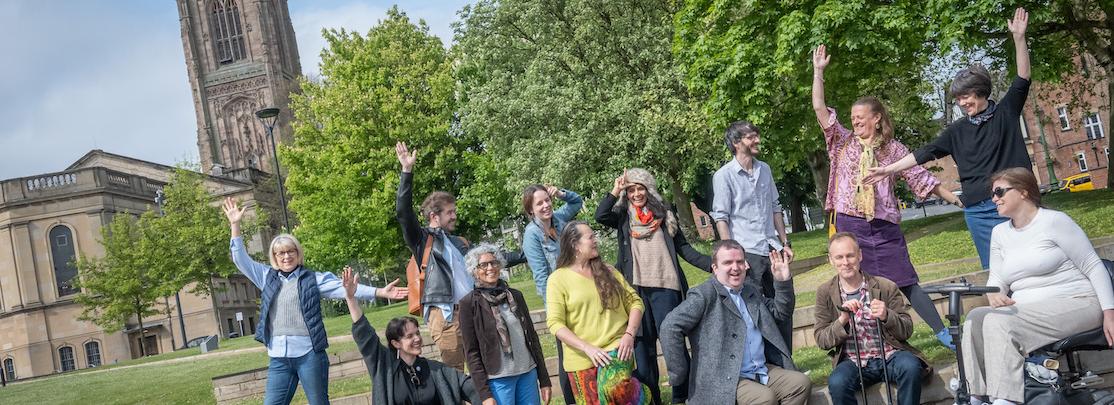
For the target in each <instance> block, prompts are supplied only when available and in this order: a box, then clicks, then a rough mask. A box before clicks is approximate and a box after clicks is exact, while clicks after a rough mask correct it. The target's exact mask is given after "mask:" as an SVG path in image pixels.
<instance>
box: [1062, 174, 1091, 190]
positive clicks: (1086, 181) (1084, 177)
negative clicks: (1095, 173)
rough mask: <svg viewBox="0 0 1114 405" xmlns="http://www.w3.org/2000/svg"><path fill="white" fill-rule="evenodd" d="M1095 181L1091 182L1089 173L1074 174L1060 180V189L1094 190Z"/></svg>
mask: <svg viewBox="0 0 1114 405" xmlns="http://www.w3.org/2000/svg"><path fill="white" fill-rule="evenodd" d="M1094 189H1095V183H1092V182H1091V174H1090V173H1080V174H1077V175H1074V176H1068V177H1065V178H1064V179H1063V180H1060V191H1070V192H1076V191H1088V190H1094Z"/></svg>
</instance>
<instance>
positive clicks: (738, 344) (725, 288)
mask: <svg viewBox="0 0 1114 405" xmlns="http://www.w3.org/2000/svg"><path fill="white" fill-rule="evenodd" d="M712 261H713V264H712V272H713V273H714V277H712V278H710V279H708V281H706V282H704V284H701V285H699V286H697V287H695V288H692V289H690V290H689V292H688V297H687V298H685V301H684V302H682V303H681V305H679V306H677V308H675V309H673V311H671V312H670V313H669V315H668V316H666V318H665V322H664V323H662V327H661V337H660V339H661V348H662V352H663V353H664V354H665V364H666V367H667V368H668V370H669V383H670V384H671V385H677V384H681V383H684V382H686V381H687V382H688V384H689V399H688V402H689V403H690V404H716V405H719V404H730V403H737V404H791V405H804V404H805V403H806V402H808V397H809V394H810V391H811V387H812V384H811V383H810V382H809V379H808V376H806V375H804V374H802V373H800V372H798V371H796V370H797V368H796V367H795V366H794V365H793V359H792V357H791V352H790V349H789V347H788V345H786V343H785V339H783V338H782V336H781V333H780V332H779V330H778V326H777V323H778V322H784V321H785V320H788V319H790V316H791V315H792V313H793V304H794V300H795V298H794V294H793V280H792V278H793V274H792V273H790V271H789V259H788V257H786V255H785V254H784V253H778V252H771V253H770V262H771V263H770V268H771V272H772V273H773V278H774V289H775V291H776V293H775V294H774V298H766V297H764V296H762V293H761V292H760V291H759V286H755V285H752V284H746V283H744V282H743V281H744V280H745V279H746V272H747V269H748V266H747V262H746V256H745V255H744V251H743V247H742V246H741V245H739V243H738V242H736V241H734V240H730V239H728V240H722V241H719V242H716V244H715V245H714V246H713V247H712ZM685 337H688V338H689V342H690V343H691V344H692V361H691V362H690V363H686V362H684V361H683V360H684V357H685ZM686 364H689V365H690V366H691V368H686Z"/></svg>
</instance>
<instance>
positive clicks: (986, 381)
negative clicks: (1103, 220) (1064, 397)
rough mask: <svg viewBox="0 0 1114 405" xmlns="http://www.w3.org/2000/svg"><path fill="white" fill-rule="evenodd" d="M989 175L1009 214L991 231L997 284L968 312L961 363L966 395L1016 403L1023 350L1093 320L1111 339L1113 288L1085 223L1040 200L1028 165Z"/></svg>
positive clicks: (1021, 390) (1021, 392)
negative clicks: (984, 303) (985, 302)
mask: <svg viewBox="0 0 1114 405" xmlns="http://www.w3.org/2000/svg"><path fill="white" fill-rule="evenodd" d="M991 181H992V182H993V185H992V187H993V188H992V193H991V195H992V197H991V198H992V200H993V201H994V203H995V205H997V207H998V214H999V215H1002V216H1003V217H1006V218H1009V221H1006V222H1003V223H1001V224H998V225H997V226H995V227H994V230H993V231H992V233H991V237H990V277H989V279H988V280H987V285H988V286H993V287H998V288H1000V289H1001V292H999V293H995V294H988V295H987V299H989V301H990V307H982V308H975V309H974V310H972V311H971V312H970V313H969V314H968V315H967V321H966V323H965V324H964V326H963V348H964V350H963V364H964V366H965V367H966V370H967V378H968V380H969V382H970V390H971V394H972V395H979V396H989V397H990V398H989V399H986V398H982V399H984V400H994V403H995V404H1012V403H1021V402H1022V401H1024V399H1025V386H1024V380H1023V378H1022V371H1021V370H1022V367H1023V365H1024V361H1025V356H1026V355H1028V353H1029V352H1031V351H1033V350H1034V349H1037V348H1040V347H1043V346H1045V345H1047V344H1049V343H1052V342H1055V341H1058V340H1061V339H1063V338H1066V337H1068V336H1071V335H1075V334H1078V333H1082V332H1085V331H1088V330H1091V329H1095V328H1097V327H1099V326H1102V328H1103V330H1104V332H1105V334H1106V340H1107V343H1111V344H1114V289H1112V288H1111V282H1110V276H1109V274H1108V273H1107V271H1106V268H1105V267H1104V266H1103V264H1102V261H1101V260H1100V259H1099V256H1098V254H1097V253H1095V248H1094V247H1093V246H1091V241H1090V240H1089V239H1087V234H1085V233H1084V232H1083V229H1082V228H1080V227H1079V225H1077V224H1076V223H1075V221H1072V219H1071V218H1070V217H1068V216H1067V215H1066V214H1064V213H1062V212H1059V211H1053V210H1050V209H1046V208H1041V206H1040V198H1041V197H1040V190H1039V189H1038V188H1037V179H1036V178H1035V177H1033V172H1031V171H1030V170H1029V169H1028V168H1020V167H1015V168H1011V169H1006V170H1002V171H1000V172H998V173H996V174H994V176H992V177H991ZM972 403H975V402H974V401H972Z"/></svg>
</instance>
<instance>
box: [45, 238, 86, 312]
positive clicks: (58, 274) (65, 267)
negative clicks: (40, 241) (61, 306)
mask: <svg viewBox="0 0 1114 405" xmlns="http://www.w3.org/2000/svg"><path fill="white" fill-rule="evenodd" d="M50 256H51V258H52V259H53V260H54V284H55V285H57V286H58V296H59V297H64V296H67V295H70V294H76V293H77V292H79V291H81V290H80V289H78V288H77V286H75V285H74V284H73V281H74V279H75V278H77V266H75V265H74V260H76V259H77V254H76V250H74V241H73V232H72V231H70V228H69V227H67V226H64V225H58V226H55V227H53V228H50Z"/></svg>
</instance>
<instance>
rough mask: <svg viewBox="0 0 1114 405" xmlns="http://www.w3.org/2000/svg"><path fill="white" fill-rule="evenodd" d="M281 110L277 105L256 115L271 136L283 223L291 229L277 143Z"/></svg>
mask: <svg viewBox="0 0 1114 405" xmlns="http://www.w3.org/2000/svg"><path fill="white" fill-rule="evenodd" d="M280 111H281V110H279V109H278V108H277V107H267V108H264V109H262V110H259V111H256V112H255V116H256V117H258V118H259V122H261V123H263V127H264V128H266V129H267V136H268V137H269V138H271V152H272V153H273V154H274V156H275V173H274V174H275V183H277V184H278V194H279V203H280V204H282V223H283V225H284V226H285V227H286V230H287V231H288V232H289V231H290V216H289V215H288V214H287V213H286V193H284V192H283V190H282V169H280V168H279V158H278V146H277V145H276V144H275V123H276V122H277V121H278V116H279V112H280Z"/></svg>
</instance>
